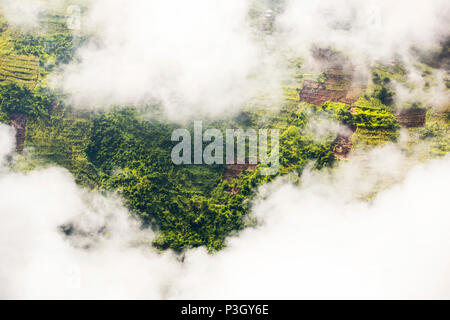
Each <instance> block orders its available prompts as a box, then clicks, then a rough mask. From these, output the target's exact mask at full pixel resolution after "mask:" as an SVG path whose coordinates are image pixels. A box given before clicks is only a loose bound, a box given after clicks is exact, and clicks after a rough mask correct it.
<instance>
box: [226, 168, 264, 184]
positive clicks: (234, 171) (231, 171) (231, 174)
mask: <svg viewBox="0 0 450 320" xmlns="http://www.w3.org/2000/svg"><path fill="white" fill-rule="evenodd" d="M256 166H257V165H256V164H228V165H227V167H226V169H225V172H224V175H223V178H224V180H227V181H230V180H232V179H235V178H237V177H239V176H240V175H241V173H242V172H244V171H245V170H250V171H254V170H255V169H256Z"/></svg>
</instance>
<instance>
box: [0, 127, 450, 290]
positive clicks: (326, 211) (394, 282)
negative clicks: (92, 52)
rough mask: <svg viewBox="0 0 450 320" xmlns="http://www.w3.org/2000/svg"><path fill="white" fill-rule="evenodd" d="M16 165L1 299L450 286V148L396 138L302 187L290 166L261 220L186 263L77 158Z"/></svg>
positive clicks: (5, 142) (6, 212)
mask: <svg viewBox="0 0 450 320" xmlns="http://www.w3.org/2000/svg"><path fill="white" fill-rule="evenodd" d="M13 142H14V130H12V129H10V128H9V127H7V126H5V125H2V126H1V127H0V145H1V146H2V148H1V149H0V150H1V151H2V154H1V155H0V159H6V158H10V160H9V161H13V162H14V154H13V152H12V147H13V145H14V143H13ZM8 154H9V157H7V155H8ZM11 156H12V157H11ZM353 161H354V162H353ZM13 162H12V163H10V164H13ZM5 165H6V162H3V168H2V170H0V172H1V173H0V194H1V195H2V201H0V256H1V257H2V264H1V265H0V282H1V286H0V297H1V298H7V299H12V298H20V299H31V298H42V299H55V298H66V299H79V298H84V299H105V298H113V299H122V298H123V299H133V298H135V299H174V298H187V299H193V298H208V299H213V298H223V299H240V298H248V299H249V298H251V299H271V298H273V299H280V298H286V299H300V298H306V299H312V298H326V299H328V298H343V299H347V298H358V299H360V298H376V299H379V298H388V299H391V298H449V297H450V283H449V280H450V277H449V276H450V275H449V271H448V265H449V263H450V253H449V252H450V237H449V236H448V229H449V227H450V216H449V212H450V210H449V209H450V208H449V205H448V201H447V199H446V198H447V197H446V196H447V191H448V190H449V187H450V186H449V181H450V170H449V168H450V166H449V165H450V157H448V156H447V157H446V158H443V159H439V160H433V161H430V162H427V163H424V164H420V165H416V164H408V158H407V157H406V155H405V154H403V152H402V151H401V150H400V149H399V148H398V147H397V146H395V145H388V146H386V147H383V148H379V149H375V150H374V151H372V152H371V153H369V154H368V155H367V156H366V157H365V158H364V159H358V158H357V159H354V160H351V161H349V162H345V163H343V164H342V165H341V166H340V167H338V168H337V169H335V170H329V171H321V172H316V171H312V170H305V172H304V174H303V175H302V177H301V184H300V185H298V182H296V181H298V179H296V178H295V177H294V176H288V177H285V178H279V179H277V180H276V181H275V182H273V183H271V184H269V185H265V186H263V187H262V188H261V189H260V190H259V193H258V197H257V199H256V200H255V201H254V204H253V209H252V215H253V216H254V217H255V218H257V220H258V226H256V227H254V228H250V229H246V230H245V231H243V232H241V233H239V234H238V235H237V236H234V237H232V238H230V240H229V244H228V247H227V248H226V249H225V250H223V251H221V252H219V253H216V254H212V255H211V254H207V253H206V251H205V250H204V249H196V250H190V251H187V252H186V253H185V258H184V262H181V261H182V260H183V259H181V257H179V256H178V255H176V254H174V253H172V252H170V251H169V252H165V253H159V252H157V251H156V250H155V249H152V248H151V245H150V243H151V240H152V239H153V237H154V234H153V233H152V231H150V230H147V229H143V228H142V227H141V226H140V224H139V223H138V221H137V220H135V219H134V218H133V215H132V214H131V213H129V212H128V211H127V210H126V208H124V207H123V205H122V204H121V200H120V199H118V198H116V197H114V196H112V195H108V194H99V193H96V192H91V191H87V190H84V189H82V188H80V187H78V186H77V185H76V184H75V182H74V180H73V178H72V176H71V175H70V174H69V173H68V172H67V171H66V170H64V169H60V168H46V169H38V170H33V171H30V172H27V173H21V172H15V171H11V169H7V168H6V167H5ZM409 168H412V169H409ZM386 182H389V184H388V185H393V187H389V188H387V187H383V183H386ZM374 190H376V191H380V190H381V191H380V192H379V193H378V194H377V195H376V196H375V197H373V198H372V199H371V200H370V201H369V202H367V201H366V200H367V199H366V198H367V195H370V194H371V192H373V191H374ZM23 199H27V201H23ZM68 226H70V229H71V231H70V232H69V231H68V228H67V227H68ZM64 227H66V228H65V229H64ZM64 230H65V232H63V231H64Z"/></svg>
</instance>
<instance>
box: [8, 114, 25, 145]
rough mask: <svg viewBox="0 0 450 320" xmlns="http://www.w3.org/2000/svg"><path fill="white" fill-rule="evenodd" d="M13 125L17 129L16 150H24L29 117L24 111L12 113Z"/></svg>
mask: <svg viewBox="0 0 450 320" xmlns="http://www.w3.org/2000/svg"><path fill="white" fill-rule="evenodd" d="M11 125H12V126H13V127H14V128H15V129H16V150H17V151H18V152H22V151H23V146H24V144H25V135H26V127H27V118H26V116H25V115H24V114H23V113H11Z"/></svg>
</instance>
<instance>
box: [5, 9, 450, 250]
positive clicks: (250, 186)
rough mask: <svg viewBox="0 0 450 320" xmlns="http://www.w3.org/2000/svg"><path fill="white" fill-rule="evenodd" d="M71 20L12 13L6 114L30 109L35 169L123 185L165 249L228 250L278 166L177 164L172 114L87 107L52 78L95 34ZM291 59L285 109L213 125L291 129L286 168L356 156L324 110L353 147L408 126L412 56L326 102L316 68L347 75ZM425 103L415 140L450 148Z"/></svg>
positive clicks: (283, 154)
mask: <svg viewBox="0 0 450 320" xmlns="http://www.w3.org/2000/svg"><path fill="white" fill-rule="evenodd" d="M64 21H65V17H64V16H63V15H61V16H60V15H49V16H46V17H44V18H43V21H42V23H45V24H46V25H50V26H52V27H50V28H45V31H44V32H39V33H33V32H22V31H20V30H18V29H13V28H11V27H8V25H7V23H6V22H5V21H4V20H2V22H1V23H0V25H1V27H0V121H1V122H5V123H8V124H9V123H10V121H11V115H12V114H21V115H23V116H24V117H26V120H27V122H26V137H25V148H26V152H25V153H24V154H23V155H22V158H23V159H24V161H25V160H27V161H25V162H26V163H27V166H28V167H27V166H25V168H31V167H36V166H48V165H58V166H61V167H64V168H66V169H67V170H69V171H70V172H71V173H72V174H73V176H74V177H75V179H76V181H77V183H79V184H80V185H82V186H85V187H86V188H91V189H95V190H100V191H105V192H116V193H118V194H119V195H120V196H121V197H122V199H123V201H124V203H125V204H126V205H127V206H128V208H130V211H131V212H133V214H135V215H136V216H138V217H140V218H141V220H142V221H143V223H144V225H145V226H149V227H152V228H154V229H155V230H157V232H158V233H157V234H158V237H157V239H156V240H155V241H154V246H156V247H158V248H161V249H168V248H171V249H175V250H183V249H186V248H190V247H198V246H206V247H207V248H208V249H210V250H219V249H221V248H223V247H224V245H225V244H226V238H227V236H229V235H231V234H233V233H234V232H236V231H238V230H241V229H243V228H245V227H246V226H249V225H252V221H251V220H250V219H247V213H248V212H249V208H250V206H251V201H249V200H251V199H252V197H253V195H254V193H255V192H256V190H257V188H258V186H260V185H262V184H264V183H267V182H269V181H271V180H273V179H274V178H275V177H276V176H263V175H260V174H259V171H260V170H261V168H260V167H259V166H258V167H257V168H256V169H255V170H250V169H248V170H244V171H243V172H242V173H241V174H238V175H235V176H232V177H231V178H227V179H225V178H224V175H225V171H226V170H227V167H226V165H213V166H209V165H182V166H176V165H174V164H173V163H172V161H171V158H170V154H171V150H172V147H173V146H174V143H173V142H172V141H171V139H170V138H171V133H172V131H173V130H174V129H176V128H178V127H179V125H177V124H174V123H170V122H169V121H168V120H166V119H164V118H162V117H154V118H152V119H151V120H148V119H147V118H146V117H143V115H142V112H141V111H139V109H135V108H131V107H127V106H119V107H117V108H116V109H112V110H100V111H96V112H92V113H88V112H84V111H78V110H76V109H73V108H72V107H71V106H70V105H67V104H66V103H65V102H64V97H61V96H59V93H57V92H55V91H54V90H53V89H51V88H50V87H49V86H48V83H47V79H48V78H47V77H48V75H49V73H50V72H51V71H53V70H55V67H57V66H58V65H61V64H64V63H68V62H70V61H71V59H73V56H74V53H75V50H76V47H77V46H79V45H80V44H81V43H82V42H83V41H86V38H82V37H80V36H76V35H74V34H73V33H72V32H71V31H70V30H68V29H67V27H66V25H65V22H64ZM288 63H289V64H290V67H291V68H292V70H294V73H295V74H296V76H295V81H294V82H293V83H290V84H289V85H286V86H285V90H284V101H283V103H282V105H280V106H277V107H278V108H276V110H277V111H273V110H270V111H269V110H264V109H252V108H250V107H248V108H244V110H245V111H243V112H242V113H241V114H240V115H239V116H238V117H235V118H232V119H227V120H223V121H215V122H209V123H208V126H210V127H214V128H244V129H245V128H258V129H259V128H268V129H279V130H280V170H279V175H285V174H288V173H301V171H302V170H303V169H304V168H305V167H306V165H307V164H308V163H310V162H312V163H314V168H315V169H316V170H321V169H322V168H324V167H332V166H333V165H334V164H335V163H336V162H338V161H346V156H347V155H346V154H345V155H344V156H342V157H339V156H337V154H336V151H335V150H336V146H337V141H338V138H339V135H340V133H338V132H333V131H330V132H329V133H327V134H326V136H323V137H321V138H320V139H317V138H316V137H315V134H314V132H313V131H311V130H310V126H309V125H310V124H312V123H313V122H314V121H315V120H316V119H325V120H326V121H329V122H337V123H340V124H341V125H342V126H346V127H347V128H349V129H350V130H351V131H352V132H354V134H353V138H352V141H347V145H349V146H350V148H353V149H367V148H369V149H370V148H373V147H375V146H379V145H381V144H384V143H386V142H389V141H396V140H397V139H398V136H399V131H400V128H401V125H400V124H399V121H398V120H397V117H396V114H397V111H396V109H395V106H394V105H393V102H392V99H393V98H392V97H393V95H394V94H395V92H394V88H393V87H392V86H391V83H392V82H393V81H405V79H404V75H405V71H404V70H403V69H402V67H401V64H397V65H395V66H394V67H392V66H391V67H386V66H382V65H379V66H375V67H374V68H373V70H372V78H371V79H370V81H369V84H368V85H367V87H365V88H364V92H363V93H362V94H361V96H360V97H359V99H357V100H356V102H354V103H345V102H340V101H328V102H325V103H323V104H320V105H314V104H310V103H308V102H306V101H301V97H300V96H299V92H300V91H301V90H302V88H303V86H304V83H305V79H307V78H308V79H310V78H311V79H313V80H317V83H319V84H320V83H324V84H325V88H324V89H323V90H324V92H333V93H336V92H338V91H339V90H342V88H345V87H346V86H347V83H339V82H336V81H334V82H333V83H332V84H330V81H329V82H328V83H327V81H328V80H329V79H330V77H328V76H327V74H326V72H324V73H320V74H318V75H317V79H316V77H314V76H313V77H312V76H311V75H310V74H307V73H306V71H304V70H303V69H302V63H301V60H300V59H298V60H296V61H290V62H288ZM327 79H328V80H327ZM343 81H347V80H343ZM326 90H328V91H326ZM335 96H338V95H335ZM423 108H425V109H426V110H428V111H427V112H428V113H427V121H426V124H425V126H423V127H419V128H408V129H406V130H408V132H409V134H411V136H412V137H414V139H415V140H412V141H415V142H417V143H419V142H421V141H429V142H430V150H429V153H428V154H427V156H429V157H431V156H442V155H444V154H446V153H447V152H449V151H450V141H449V132H448V128H449V114H448V112H447V113H445V112H440V113H437V112H435V111H433V110H431V109H429V108H427V106H423ZM261 124H262V125H261ZM205 129H206V128H205ZM190 130H192V128H190Z"/></svg>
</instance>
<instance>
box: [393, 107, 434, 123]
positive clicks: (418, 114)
mask: <svg viewBox="0 0 450 320" xmlns="http://www.w3.org/2000/svg"><path fill="white" fill-rule="evenodd" d="M396 118H397V121H398V123H400V125H401V126H402V127H405V128H419V127H423V126H424V125H425V122H426V120H427V110H425V109H407V110H403V111H400V112H399V113H397V114H396Z"/></svg>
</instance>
